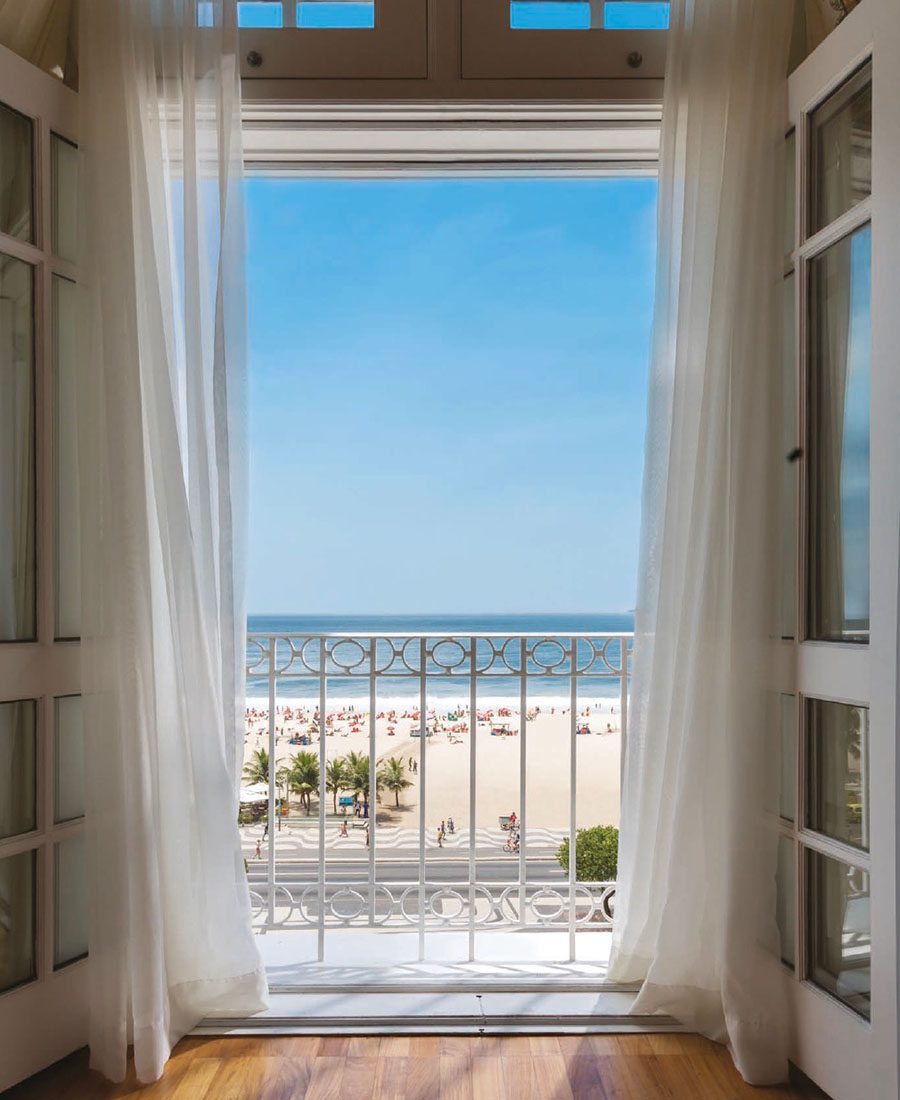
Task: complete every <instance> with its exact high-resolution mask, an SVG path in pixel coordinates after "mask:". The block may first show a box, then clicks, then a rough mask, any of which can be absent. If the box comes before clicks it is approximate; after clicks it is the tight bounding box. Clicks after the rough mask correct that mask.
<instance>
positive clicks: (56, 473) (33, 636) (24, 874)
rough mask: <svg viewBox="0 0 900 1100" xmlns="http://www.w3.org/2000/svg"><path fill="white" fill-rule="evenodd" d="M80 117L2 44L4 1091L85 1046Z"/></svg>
mask: <svg viewBox="0 0 900 1100" xmlns="http://www.w3.org/2000/svg"><path fill="white" fill-rule="evenodd" d="M75 120H76V96H75V93H74V92H72V91H70V90H69V89H67V88H66V87H64V86H63V85H62V83H61V82H60V81H58V80H55V79H53V78H52V77H51V76H48V75H46V74H44V73H43V72H41V71H40V70H39V69H37V68H35V67H34V66H32V65H30V64H28V63H27V62H25V61H23V60H21V59H20V58H19V57H17V56H15V55H14V54H12V53H10V52H9V51H8V50H6V49H3V48H2V47H0V1036H2V1039H0V1091H2V1090H3V1089H4V1088H6V1087H7V1086H9V1085H11V1084H13V1083H14V1082H15V1081H18V1080H20V1079H21V1078H23V1077H25V1076H27V1075H29V1074H31V1073H34V1072H36V1071H37V1070H39V1069H41V1068H42V1067H43V1066H45V1065H47V1064H49V1063H50V1062H53V1061H55V1060H56V1059H58V1058H60V1057H62V1056H63V1055H65V1054H67V1053H69V1052H70V1051H71V1050H73V1049H75V1048H77V1047H79V1046H81V1045H83V1044H84V1043H85V1042H86V1039H87V1014H86V1008H85V976H86V965H85V959H86V955H87V920H86V916H87V913H86V897H85V875H84V847H83V846H84V834H83V815H84V799H83V783H82V776H83V764H82V751H81V749H82V734H81V715H80V699H79V696H78V690H79V670H78V641H77V636H78V633H79V608H80V589H79V583H78V577H79V555H78V543H79V535H78V530H77V517H78V508H77V482H76V469H77V467H76V455H75V442H76V441H75V434H74V432H75V419H74V416H75V412H74V405H75V384H76V377H75V333H74V327H75V324H74V323H75V313H76V308H77V306H76V302H75V261H76V256H75V250H76V239H77V191H76V180H77V157H78V151H77V147H76V145H75V139H76V137H77V135H76V133H75Z"/></svg>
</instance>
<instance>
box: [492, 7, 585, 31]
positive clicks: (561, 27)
mask: <svg viewBox="0 0 900 1100" xmlns="http://www.w3.org/2000/svg"><path fill="white" fill-rule="evenodd" d="M509 25H510V27H511V28H512V29H513V30H514V31H586V30H588V29H589V28H590V25H591V6H590V4H589V3H587V2H586V0H510V5H509Z"/></svg>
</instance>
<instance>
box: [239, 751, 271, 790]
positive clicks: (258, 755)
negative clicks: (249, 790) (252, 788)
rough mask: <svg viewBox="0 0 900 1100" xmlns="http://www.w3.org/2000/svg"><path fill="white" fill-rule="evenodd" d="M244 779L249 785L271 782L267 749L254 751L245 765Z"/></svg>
mask: <svg viewBox="0 0 900 1100" xmlns="http://www.w3.org/2000/svg"><path fill="white" fill-rule="evenodd" d="M244 779H245V780H246V781H247V782H248V783H268V782H269V753H268V750H267V749H254V750H253V753H252V755H251V757H250V759H249V761H248V762H247V763H246V764H245V765H244Z"/></svg>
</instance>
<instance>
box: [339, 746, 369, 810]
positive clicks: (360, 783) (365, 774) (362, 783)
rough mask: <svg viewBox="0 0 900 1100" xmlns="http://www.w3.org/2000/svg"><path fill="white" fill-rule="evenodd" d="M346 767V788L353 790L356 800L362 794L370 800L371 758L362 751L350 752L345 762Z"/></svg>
mask: <svg viewBox="0 0 900 1100" xmlns="http://www.w3.org/2000/svg"><path fill="white" fill-rule="evenodd" d="M344 764H345V769H346V786H345V790H348V791H353V797H354V799H355V800H357V801H358V800H359V797H360V795H362V797H363V798H364V799H365V800H366V801H368V798H369V758H368V756H366V755H365V754H364V753H361V752H349V753H347V758H346V760H345V762H344Z"/></svg>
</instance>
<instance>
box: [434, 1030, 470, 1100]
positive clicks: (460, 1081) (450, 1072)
mask: <svg viewBox="0 0 900 1100" xmlns="http://www.w3.org/2000/svg"><path fill="white" fill-rule="evenodd" d="M444 1038H446V1036H445V1037H444ZM439 1062H440V1070H441V1100H472V1059H471V1058H470V1057H469V1056H468V1055H467V1054H462V1055H459V1054H445V1053H443V1052H442V1053H441V1055H440V1058H439Z"/></svg>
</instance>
